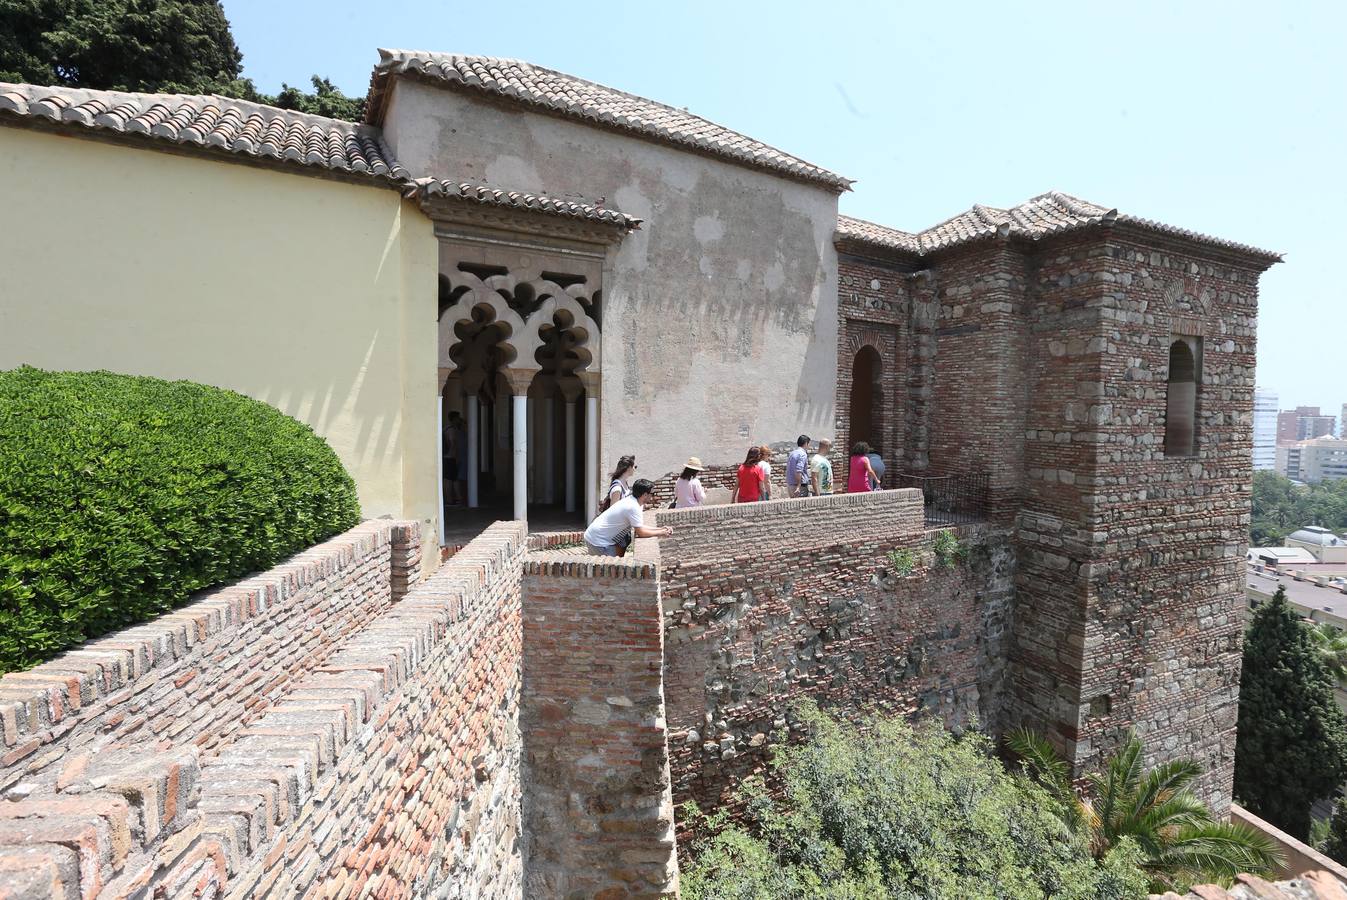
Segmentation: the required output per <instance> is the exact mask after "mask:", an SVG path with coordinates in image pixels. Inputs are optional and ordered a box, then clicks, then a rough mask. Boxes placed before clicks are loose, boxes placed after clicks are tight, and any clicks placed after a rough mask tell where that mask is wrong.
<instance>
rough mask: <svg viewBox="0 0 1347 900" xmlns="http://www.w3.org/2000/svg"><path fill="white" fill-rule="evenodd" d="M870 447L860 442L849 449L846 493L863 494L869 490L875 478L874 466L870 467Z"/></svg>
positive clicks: (876, 479)
mask: <svg viewBox="0 0 1347 900" xmlns="http://www.w3.org/2000/svg"><path fill="white" fill-rule="evenodd" d="M869 454H870V446H869V445H868V444H866V443H865V441H861V442H859V443H857V444H856V446H854V447H852V448H851V469H850V471H849V472H847V493H848V494H858V493H859V494H864V493H868V492H869V490H870V482H871V480H872V479H873V480H874V481H878V480H879V479H878V478H876V477H875V469H874V466H872V465H870V459H869Z"/></svg>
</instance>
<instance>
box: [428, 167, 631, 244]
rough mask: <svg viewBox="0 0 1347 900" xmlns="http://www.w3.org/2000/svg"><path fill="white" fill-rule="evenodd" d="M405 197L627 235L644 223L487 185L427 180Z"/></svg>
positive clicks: (596, 207) (611, 211)
mask: <svg viewBox="0 0 1347 900" xmlns="http://www.w3.org/2000/svg"><path fill="white" fill-rule="evenodd" d="M404 194H405V195H406V196H407V197H409V198H414V199H422V198H429V197H452V198H457V199H461V200H469V201H473V202H476V203H481V204H484V205H489V206H502V207H511V208H514V209H525V210H534V211H536V212H545V213H551V214H554V215H559V216H565V217H567V218H572V219H586V220H589V221H593V222H601V223H604V224H607V225H614V226H617V227H619V228H622V229H624V230H627V231H632V230H635V229H637V228H640V227H641V220H640V219H638V218H636V217H634V216H629V215H627V214H626V213H623V212H621V211H619V210H616V209H611V208H606V207H604V206H601V205H599V204H597V203H590V202H588V201H585V200H569V199H566V198H563V197H553V196H550V195H548V194H545V193H540V194H533V193H529V192H526V191H512V190H508V189H505V188H497V187H491V186H488V185H483V184H472V183H469V182H460V181H456V180H454V179H452V178H435V177H430V176H427V177H423V178H417V179H414V180H413V181H411V182H410V183H409V184H408V186H407V189H406V190H405V191H404Z"/></svg>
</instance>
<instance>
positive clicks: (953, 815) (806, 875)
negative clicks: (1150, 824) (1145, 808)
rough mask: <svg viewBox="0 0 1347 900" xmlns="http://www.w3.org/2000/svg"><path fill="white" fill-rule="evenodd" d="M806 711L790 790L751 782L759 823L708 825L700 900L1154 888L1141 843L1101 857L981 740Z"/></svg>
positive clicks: (781, 768)
mask: <svg viewBox="0 0 1347 900" xmlns="http://www.w3.org/2000/svg"><path fill="white" fill-rule="evenodd" d="M797 715H798V716H799V717H801V718H802V719H804V721H805V722H806V723H807V724H808V726H809V728H810V730H811V738H810V740H809V741H808V742H806V743H803V744H797V745H793V746H787V747H785V748H784V749H781V750H778V752H777V754H776V756H775V758H774V760H773V762H772V771H773V774H774V776H775V778H777V779H779V780H780V782H781V783H782V784H783V788H784V790H783V792H782V795H781V796H780V797H779V798H774V797H772V796H769V795H768V793H767V792H766V790H765V788H764V787H763V784H762V782H758V781H753V780H750V781H749V782H747V783H746V786H745V788H744V789H743V793H742V797H741V799H742V800H744V801H745V802H746V803H747V814H746V815H747V818H748V820H749V821H750V822H751V824H750V826H748V827H741V826H734V825H730V824H729V823H728V821H727V819H726V817H725V815H724V814H723V812H722V813H720V814H717V815H714V816H712V817H710V818H709V819H702V820H700V821H697V822H696V823H695V824H696V825H697V826H699V827H698V830H699V831H700V832H702V833H703V834H704V835H707V836H704V837H703V838H702V839H701V840H700V841H698V842H696V843H695V845H694V847H693V850H692V852H693V856H694V858H693V859H692V861H691V863H690V865H688V866H686V867H684V869H683V872H682V875H681V880H682V886H683V895H684V896H685V897H687V898H689V900H711V898H715V900H729V898H743V900H750V898H751V900H769V898H770V900H778V898H780V900H793V898H800V900H804V898H811V900H812V898H830V900H843V898H845V900H860V898H885V897H889V898H917V897H930V898H955V897H958V898H973V900H976V898H1044V897H1053V898H1079V900H1085V898H1090V900H1107V898H1124V897H1128V898H1130V897H1136V896H1141V895H1144V893H1145V887H1146V881H1147V879H1146V877H1145V875H1144V874H1143V873H1142V872H1141V870H1140V869H1139V868H1138V865H1137V863H1138V854H1137V851H1136V849H1135V847H1133V846H1132V845H1131V844H1130V843H1129V842H1128V841H1126V840H1124V841H1121V842H1119V844H1118V845H1117V846H1116V847H1114V848H1113V849H1112V850H1111V851H1110V852H1108V853H1105V854H1102V855H1101V858H1100V859H1098V860H1096V859H1095V858H1093V857H1092V856H1091V855H1090V853H1089V851H1088V849H1087V848H1086V847H1085V845H1084V844H1083V843H1082V842H1080V841H1077V840H1075V839H1074V838H1073V837H1072V836H1071V835H1070V834H1069V833H1066V832H1065V831H1064V830H1063V828H1062V825H1061V822H1060V821H1059V819H1058V818H1057V817H1056V816H1055V815H1054V813H1053V805H1052V801H1051V799H1050V797H1049V796H1048V795H1047V793H1046V792H1045V791H1043V789H1042V788H1040V787H1038V786H1036V785H1034V784H1032V783H1031V782H1030V781H1029V780H1028V779H1026V778H1023V777H1021V776H1019V775H1017V774H1014V773H1009V772H1007V771H1006V770H1005V769H1004V768H1003V767H1002V765H1001V764H1000V762H999V761H997V760H996V759H995V758H994V757H992V756H991V753H990V750H991V747H990V745H989V743H988V741H987V740H986V739H985V738H983V737H981V736H980V735H977V734H973V733H970V734H967V735H965V736H963V737H962V738H955V737H954V736H952V735H950V734H949V733H948V732H946V731H945V730H944V729H943V728H941V727H940V726H939V724H938V723H937V724H932V725H929V726H926V727H923V728H920V729H916V730H914V729H913V728H912V727H911V726H909V725H908V724H906V722H905V721H903V720H902V719H901V718H897V717H891V718H885V717H876V718H873V719H870V720H868V721H867V722H865V723H864V724H863V725H862V726H861V727H859V728H857V727H853V726H850V725H846V724H843V723H841V722H839V721H837V720H835V719H833V718H831V717H829V716H827V715H825V714H822V713H820V712H819V711H818V710H817V709H815V708H811V707H801V708H800V709H799V710H798V712H797Z"/></svg>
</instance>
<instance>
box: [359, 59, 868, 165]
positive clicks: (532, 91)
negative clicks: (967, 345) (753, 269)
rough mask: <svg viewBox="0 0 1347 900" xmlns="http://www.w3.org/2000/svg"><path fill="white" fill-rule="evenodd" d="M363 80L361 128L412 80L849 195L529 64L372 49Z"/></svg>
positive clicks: (744, 144)
mask: <svg viewBox="0 0 1347 900" xmlns="http://www.w3.org/2000/svg"><path fill="white" fill-rule="evenodd" d="M379 57H380V59H379V62H378V64H377V65H376V66H375V67H374V73H373V75H372V77H371V79H370V94H369V102H368V103H367V104H366V110H367V112H366V116H367V121H368V122H370V123H371V124H378V122H379V121H380V117H381V116H382V114H383V105H384V101H385V98H386V96H387V93H388V86H389V82H390V79H391V78H392V77H393V76H396V75H414V76H415V75H419V76H423V77H428V78H430V79H432V80H435V81H439V82H442V83H444V84H447V85H452V86H459V87H462V88H467V89H471V90H476V91H482V92H484V93H489V94H493V95H496V96H499V97H504V98H508V99H510V100H512V101H516V102H519V103H523V104H525V105H527V106H530V107H534V108H536V109H538V110H540V111H543V112H549V113H553V114H555V115H560V116H565V117H568V118H576V119H581V120H584V121H586V122H592V123H598V124H600V125H603V126H606V127H609V128H613V129H616V130H620V131H627V132H632V133H635V134H638V135H641V136H643V137H646V138H649V139H651V140H655V141H659V142H660V143H666V144H673V145H675V146H677V147H680V148H684V149H691V150H696V151H700V152H703V153H708V154H711V155H713V156H718V157H721V158H723V159H726V160H729V161H731V162H736V163H739V164H741V165H746V166H750V167H752V168H758V169H766V170H768V171H772V172H775V173H777V174H780V175H785V176H788V177H791V178H796V179H799V180H802V181H808V182H813V183H816V184H822V185H824V186H826V187H828V188H829V189H831V190H834V191H839V192H840V191H845V190H850V188H851V181H850V180H849V179H846V178H843V177H842V176H841V175H838V174H836V173H834V172H830V171H828V170H827V169H824V168H822V167H820V166H816V165H814V164H813V163H810V162H806V161H805V160H802V159H799V158H798V157H795V156H791V155H790V154H788V153H785V152H784V151H781V150H777V149H776V148H774V147H770V146H768V145H767V144H764V143H762V142H761V141H757V140H754V139H753V138H750V137H748V136H746V135H743V134H740V133H738V132H737V131H732V130H730V129H729V128H726V127H724V126H722V125H717V124H716V123H714V122H710V121H708V120H707V119H704V118H702V117H700V116H696V115H693V114H692V113H690V112H688V111H687V110H681V109H675V108H674V107H671V106H666V105H664V104H663V103H657V102H656V101H654V100H648V99H646V98H644V97H637V96H635V95H633V94H628V93H625V92H623V91H619V90H616V89H614V88H610V87H606V86H604V85H601V84H596V83H594V82H592V81H586V80H584V79H583V78H577V77H575V76H574V75H567V74H565V73H564V72H557V71H554V70H552V69H546V68H543V67H541V66H535V65H533V64H532V63H527V62H522V61H519V60H513V59H500V58H496V57H489V56H464V55H460V54H452V53H431V52H427V51H422V50H385V49H380V50H379Z"/></svg>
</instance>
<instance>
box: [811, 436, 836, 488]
mask: <svg viewBox="0 0 1347 900" xmlns="http://www.w3.org/2000/svg"><path fill="white" fill-rule="evenodd" d="M832 449H833V444H832V441H819V442H818V452H817V453H815V454H814V456H813V458H812V459H811V460H809V484H810V488H811V489H812V491H813V494H814V496H815V497H822V496H825V495H827V494H831V493H832V492H833V463H832V460H830V459H829V458H828V454H829V453H830V452H831V451H832Z"/></svg>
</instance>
